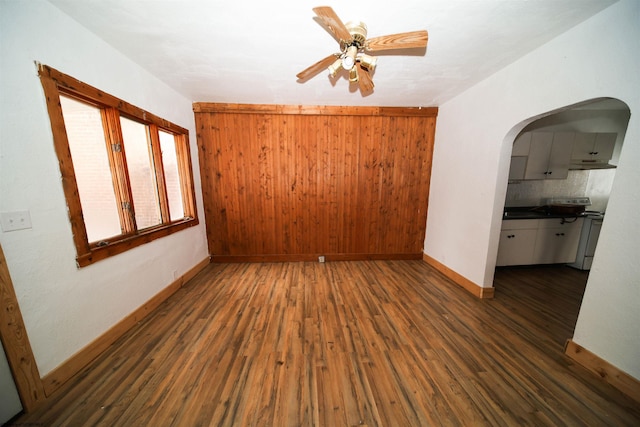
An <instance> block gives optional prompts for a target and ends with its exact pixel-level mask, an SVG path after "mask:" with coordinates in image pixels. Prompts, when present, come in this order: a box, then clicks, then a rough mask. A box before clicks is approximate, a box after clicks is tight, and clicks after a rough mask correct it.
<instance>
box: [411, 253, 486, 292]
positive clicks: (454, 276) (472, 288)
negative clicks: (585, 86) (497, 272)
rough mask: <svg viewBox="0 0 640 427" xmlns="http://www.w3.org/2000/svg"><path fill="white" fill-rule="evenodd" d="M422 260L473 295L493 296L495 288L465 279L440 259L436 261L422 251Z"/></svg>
mask: <svg viewBox="0 0 640 427" xmlns="http://www.w3.org/2000/svg"><path fill="white" fill-rule="evenodd" d="M422 260H423V261H424V262H426V263H427V264H429V265H430V266H431V267H433V268H435V269H436V270H438V271H439V272H440V273H442V274H443V275H444V276H445V277H447V278H448V279H450V280H451V281H453V282H454V283H455V284H457V285H459V286H461V287H462V288H463V289H465V290H466V291H468V292H469V293H471V294H473V295H474V296H476V297H478V298H480V299H489V298H493V296H494V293H495V288H483V287H481V286H479V285H477V284H475V283H474V282H472V281H471V280H469V279H467V278H466V277H464V276H462V275H461V274H459V273H457V272H455V271H453V270H452V269H450V268H449V267H447V266H446V265H444V264H442V263H441V262H440V261H437V260H435V259H434V258H431V257H430V256H429V255H427V254H424V253H423V254H422Z"/></svg>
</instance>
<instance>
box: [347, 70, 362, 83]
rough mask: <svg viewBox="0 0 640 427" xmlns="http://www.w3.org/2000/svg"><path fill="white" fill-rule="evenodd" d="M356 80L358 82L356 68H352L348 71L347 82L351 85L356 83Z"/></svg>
mask: <svg viewBox="0 0 640 427" xmlns="http://www.w3.org/2000/svg"><path fill="white" fill-rule="evenodd" d="M358 80H360V78H359V76H358V67H353V68H352V69H351V70H349V81H350V82H351V83H357V82H358Z"/></svg>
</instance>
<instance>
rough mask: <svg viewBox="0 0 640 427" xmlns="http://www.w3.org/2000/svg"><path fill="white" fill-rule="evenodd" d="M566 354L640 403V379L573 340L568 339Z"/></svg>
mask: <svg viewBox="0 0 640 427" xmlns="http://www.w3.org/2000/svg"><path fill="white" fill-rule="evenodd" d="M564 354H566V355H567V356H568V357H569V358H570V359H572V360H573V361H575V362H576V363H577V364H579V365H580V366H582V367H583V368H586V369H587V370H588V371H590V372H591V373H593V374H595V375H597V376H599V377H600V378H602V380H604V381H605V382H607V383H608V384H610V385H611V386H613V387H615V388H616V389H618V390H619V391H621V392H622V393H624V394H626V395H627V396H629V397H630V398H631V399H633V400H635V401H636V402H638V403H640V381H639V380H637V379H635V378H634V377H632V376H631V375H629V374H627V373H626V372H624V371H622V370H620V369H618V368H616V367H615V366H613V365H612V364H611V363H609V362H607V361H606V360H604V359H601V358H600V357H599V356H597V355H595V354H593V353H592V352H590V351H589V350H587V349H586V348H584V347H582V346H581V345H580V344H576V343H575V342H574V341H573V340H571V339H569V340H567V343H566V345H565V347H564Z"/></svg>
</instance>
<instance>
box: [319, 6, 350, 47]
mask: <svg viewBox="0 0 640 427" xmlns="http://www.w3.org/2000/svg"><path fill="white" fill-rule="evenodd" d="M313 11H314V12H315V13H316V15H318V18H320V20H321V21H322V22H323V23H324V25H326V26H327V27H328V28H329V30H330V31H331V32H332V33H333V34H334V35H335V36H336V38H337V39H338V40H343V41H345V42H347V41H351V40H352V37H351V34H350V33H349V30H347V27H345V26H344V24H343V23H342V21H341V20H340V18H338V15H336V13H335V12H334V11H333V9H331V7H329V6H320V7H314V8H313Z"/></svg>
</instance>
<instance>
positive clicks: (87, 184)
mask: <svg viewBox="0 0 640 427" xmlns="http://www.w3.org/2000/svg"><path fill="white" fill-rule="evenodd" d="M39 75H40V80H41V82H42V86H43V88H44V92H45V96H46V100H47V109H48V111H49V117H50V119H51V128H52V130H53V139H54V145H55V150H56V154H57V156H58V160H59V163H60V171H61V174H62V183H63V188H64V193H65V197H66V199H67V205H68V208H69V219H70V221H71V227H72V231H73V239H74V243H75V245H76V250H77V263H78V266H80V267H83V266H86V265H89V264H91V263H93V262H96V261H99V260H101V259H104V258H107V257H109V256H112V255H116V254H119V253H122V252H124V251H126V250H128V249H131V248H134V247H136V246H139V245H141V244H143V243H147V242H150V241H152V240H154V239H157V238H159V237H163V236H167V235H169V234H171V233H174V232H177V231H180V230H183V229H184V228H186V227H190V226H194V225H197V224H198V219H197V215H196V206H195V198H194V187H193V175H192V172H191V171H192V166H191V157H190V152H189V139H188V131H187V130H186V129H184V128H182V127H180V126H177V125H175V124H173V123H170V122H168V121H166V120H164V119H161V118H159V117H157V116H155V115H153V114H151V113H148V112H146V111H144V110H142V109H140V108H137V107H135V106H133V105H131V104H128V103H127V102H125V101H122V100H120V99H118V98H115V97H113V96H111V95H108V94H106V93H104V92H102V91H100V90H98V89H96V88H93V87H91V86H89V85H87V84H84V83H82V82H80V81H78V80H76V79H74V78H72V77H70V76H67V75H65V74H63V73H61V72H59V71H57V70H54V69H53V68H50V67H47V66H45V65H39Z"/></svg>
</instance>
